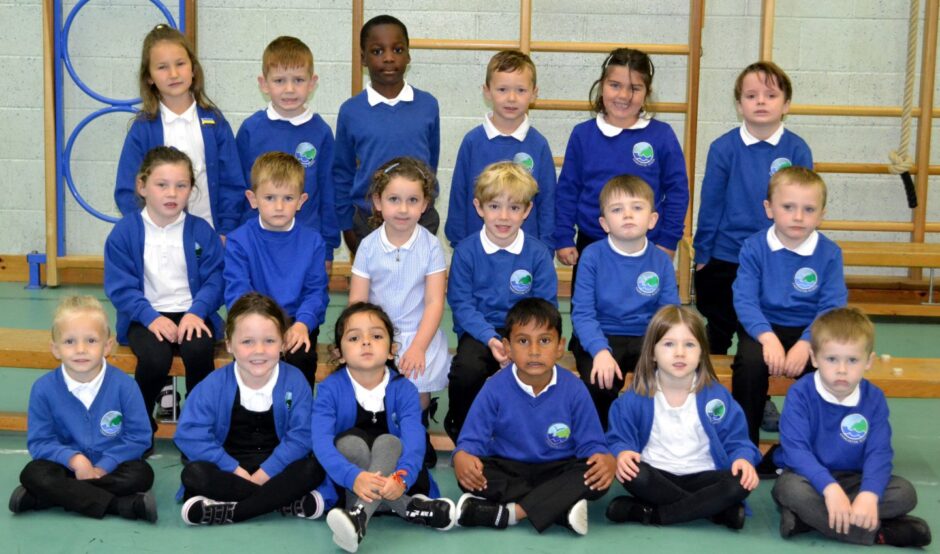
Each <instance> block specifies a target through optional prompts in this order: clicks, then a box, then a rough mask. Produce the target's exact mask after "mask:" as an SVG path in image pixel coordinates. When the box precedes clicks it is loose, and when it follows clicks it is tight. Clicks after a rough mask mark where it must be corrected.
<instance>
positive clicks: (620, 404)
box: [607, 383, 789, 469]
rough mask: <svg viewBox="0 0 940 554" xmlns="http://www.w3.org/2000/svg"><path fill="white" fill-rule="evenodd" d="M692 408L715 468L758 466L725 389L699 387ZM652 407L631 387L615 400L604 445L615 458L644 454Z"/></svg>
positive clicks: (757, 453)
mask: <svg viewBox="0 0 940 554" xmlns="http://www.w3.org/2000/svg"><path fill="white" fill-rule="evenodd" d="M695 405H696V410H697V411H698V418H699V421H700V422H701V423H702V428H703V429H704V430H705V434H706V435H707V436H708V451H709V453H711V456H712V461H713V462H714V463H715V467H716V468H717V469H730V468H731V464H733V463H734V461H735V460H738V459H744V460H747V461H748V462H750V463H751V465H754V466H756V465H757V464H758V463H760V460H761V453H760V450H758V449H757V447H756V446H754V443H752V442H751V440H750V439H749V438H748V435H747V420H745V419H744V411H743V410H741V406H739V405H738V403H737V402H735V401H734V399H733V398H731V393H729V392H728V389H726V388H725V387H724V386H722V385H721V384H720V383H714V384H712V385H710V386H705V387H702V390H700V391H698V392H697V393H696V394H695ZM655 406H656V404H655V399H654V397H652V396H641V395H639V394H637V393H636V392H635V391H634V390H633V388H632V387H631V388H630V389H629V390H628V391H627V392H625V393H624V394H623V395H621V396H620V398H618V399H617V400H614V403H613V404H612V405H611V406H610V418H609V419H608V421H609V423H608V424H609V428H608V429H607V444H609V445H610V451H611V452H612V453H613V455H614V456H617V455H618V454H620V453H621V452H623V451H625V450H632V451H633V452H640V453H642V452H643V449H644V448H645V447H646V443H648V442H649V440H650V433H651V432H652V430H653V418H654V417H655V415H656V414H655V411H656V410H655ZM788 407H789V406H788Z"/></svg>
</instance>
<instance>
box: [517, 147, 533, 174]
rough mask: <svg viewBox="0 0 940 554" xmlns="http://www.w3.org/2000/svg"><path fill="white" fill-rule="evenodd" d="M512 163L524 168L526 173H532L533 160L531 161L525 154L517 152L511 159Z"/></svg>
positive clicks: (530, 157)
mask: <svg viewBox="0 0 940 554" xmlns="http://www.w3.org/2000/svg"><path fill="white" fill-rule="evenodd" d="M512 161H513V163H517V164H519V165H521V166H522V167H524V168H525V170H526V171H528V172H529V173H532V170H533V169H534V168H535V160H533V159H532V156H530V155H528V154H526V153H525V152H519V153H518V154H516V155H515V156H513V157H512Z"/></svg>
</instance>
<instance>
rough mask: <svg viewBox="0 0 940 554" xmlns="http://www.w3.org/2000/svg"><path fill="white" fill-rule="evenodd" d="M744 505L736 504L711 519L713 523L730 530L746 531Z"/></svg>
mask: <svg viewBox="0 0 940 554" xmlns="http://www.w3.org/2000/svg"><path fill="white" fill-rule="evenodd" d="M744 517H745V514H744V504H735V505H734V506H730V507H728V508H726V509H725V510H723V511H721V512H718V513H717V514H715V515H713V516H712V517H711V521H712V523H715V524H718V525H724V526H725V527H727V528H728V529H734V530H735V531H737V530H738V529H744Z"/></svg>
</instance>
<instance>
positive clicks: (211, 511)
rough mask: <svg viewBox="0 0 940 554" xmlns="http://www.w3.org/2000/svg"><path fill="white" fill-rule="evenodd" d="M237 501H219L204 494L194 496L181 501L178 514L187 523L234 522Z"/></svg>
mask: <svg viewBox="0 0 940 554" xmlns="http://www.w3.org/2000/svg"><path fill="white" fill-rule="evenodd" d="M237 504H238V503H237V502H219V501H216V500H210V499H208V498H206V497H205V496H194V497H192V498H190V499H189V500H187V501H186V502H185V503H183V509H182V510H180V515H182V516H183V521H185V522H186V524H187V525H225V524H228V523H234V521H233V520H232V517H233V516H234V514H235V506H236V505H237Z"/></svg>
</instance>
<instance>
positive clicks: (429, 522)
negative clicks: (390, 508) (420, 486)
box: [401, 494, 457, 531]
mask: <svg viewBox="0 0 940 554" xmlns="http://www.w3.org/2000/svg"><path fill="white" fill-rule="evenodd" d="M401 518H402V519H404V520H405V521H407V522H409V523H416V524H418V525H424V526H426V527H431V528H433V529H437V530H438V531H447V530H448V529H450V528H451V527H453V526H454V524H456V523H457V507H456V506H454V501H453V500H451V499H449V498H438V499H436V500H431V499H430V498H428V497H427V496H424V495H423V494H416V495H414V496H412V497H411V502H409V503H408V507H407V508H406V509H405V513H404V515H402V516H401Z"/></svg>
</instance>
